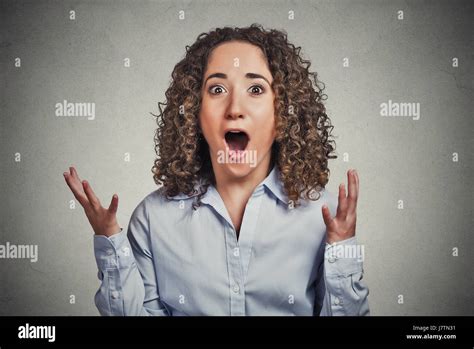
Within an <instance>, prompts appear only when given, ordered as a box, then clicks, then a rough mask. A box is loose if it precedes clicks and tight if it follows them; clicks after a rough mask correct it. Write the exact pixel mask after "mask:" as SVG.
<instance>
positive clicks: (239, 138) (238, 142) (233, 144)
mask: <svg viewBox="0 0 474 349" xmlns="http://www.w3.org/2000/svg"><path fill="white" fill-rule="evenodd" d="M225 139H226V141H227V144H228V145H229V148H230V150H244V149H245V147H246V146H247V142H248V138H247V135H246V134H245V133H243V132H239V133H232V132H229V133H227V134H226V136H225Z"/></svg>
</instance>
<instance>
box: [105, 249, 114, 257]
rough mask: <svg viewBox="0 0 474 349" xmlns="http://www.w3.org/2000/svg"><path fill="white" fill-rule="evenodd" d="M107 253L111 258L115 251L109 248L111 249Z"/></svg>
mask: <svg viewBox="0 0 474 349" xmlns="http://www.w3.org/2000/svg"><path fill="white" fill-rule="evenodd" d="M106 253H107V254H108V255H109V256H111V255H113V254H114V250H112V249H111V248H109V249H108V250H107V251H106Z"/></svg>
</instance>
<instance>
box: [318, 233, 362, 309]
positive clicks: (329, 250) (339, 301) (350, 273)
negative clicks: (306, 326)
mask: <svg viewBox="0 0 474 349" xmlns="http://www.w3.org/2000/svg"><path fill="white" fill-rule="evenodd" d="M323 246H324V248H325V251H324V260H323V262H322V263H321V265H320V267H319V271H318V275H319V279H318V282H317V284H316V301H315V315H317V314H318V312H319V315H320V316H344V315H345V316H347V315H348V316H366V315H370V311H369V302H368V299H367V297H368V295H369V289H368V287H367V285H366V284H365V282H364V281H363V276H364V269H363V253H362V254H361V253H360V251H361V249H360V246H359V247H358V245H357V240H356V237H352V238H350V239H346V240H343V241H340V242H337V243H334V244H328V243H324V244H323Z"/></svg>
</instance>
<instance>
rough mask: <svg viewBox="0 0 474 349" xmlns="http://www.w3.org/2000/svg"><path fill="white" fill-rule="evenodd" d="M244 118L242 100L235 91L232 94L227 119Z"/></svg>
mask: <svg viewBox="0 0 474 349" xmlns="http://www.w3.org/2000/svg"><path fill="white" fill-rule="evenodd" d="M243 117H244V111H243V107H242V100H241V98H240V97H239V96H238V93H237V92H236V91H235V90H234V91H232V92H231V97H230V102H229V106H228V108H227V113H226V119H230V120H232V119H239V118H243Z"/></svg>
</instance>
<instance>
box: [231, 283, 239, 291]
mask: <svg viewBox="0 0 474 349" xmlns="http://www.w3.org/2000/svg"><path fill="white" fill-rule="evenodd" d="M232 291H234V292H235V293H239V291H240V287H239V285H237V284H234V286H233V287H232Z"/></svg>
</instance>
